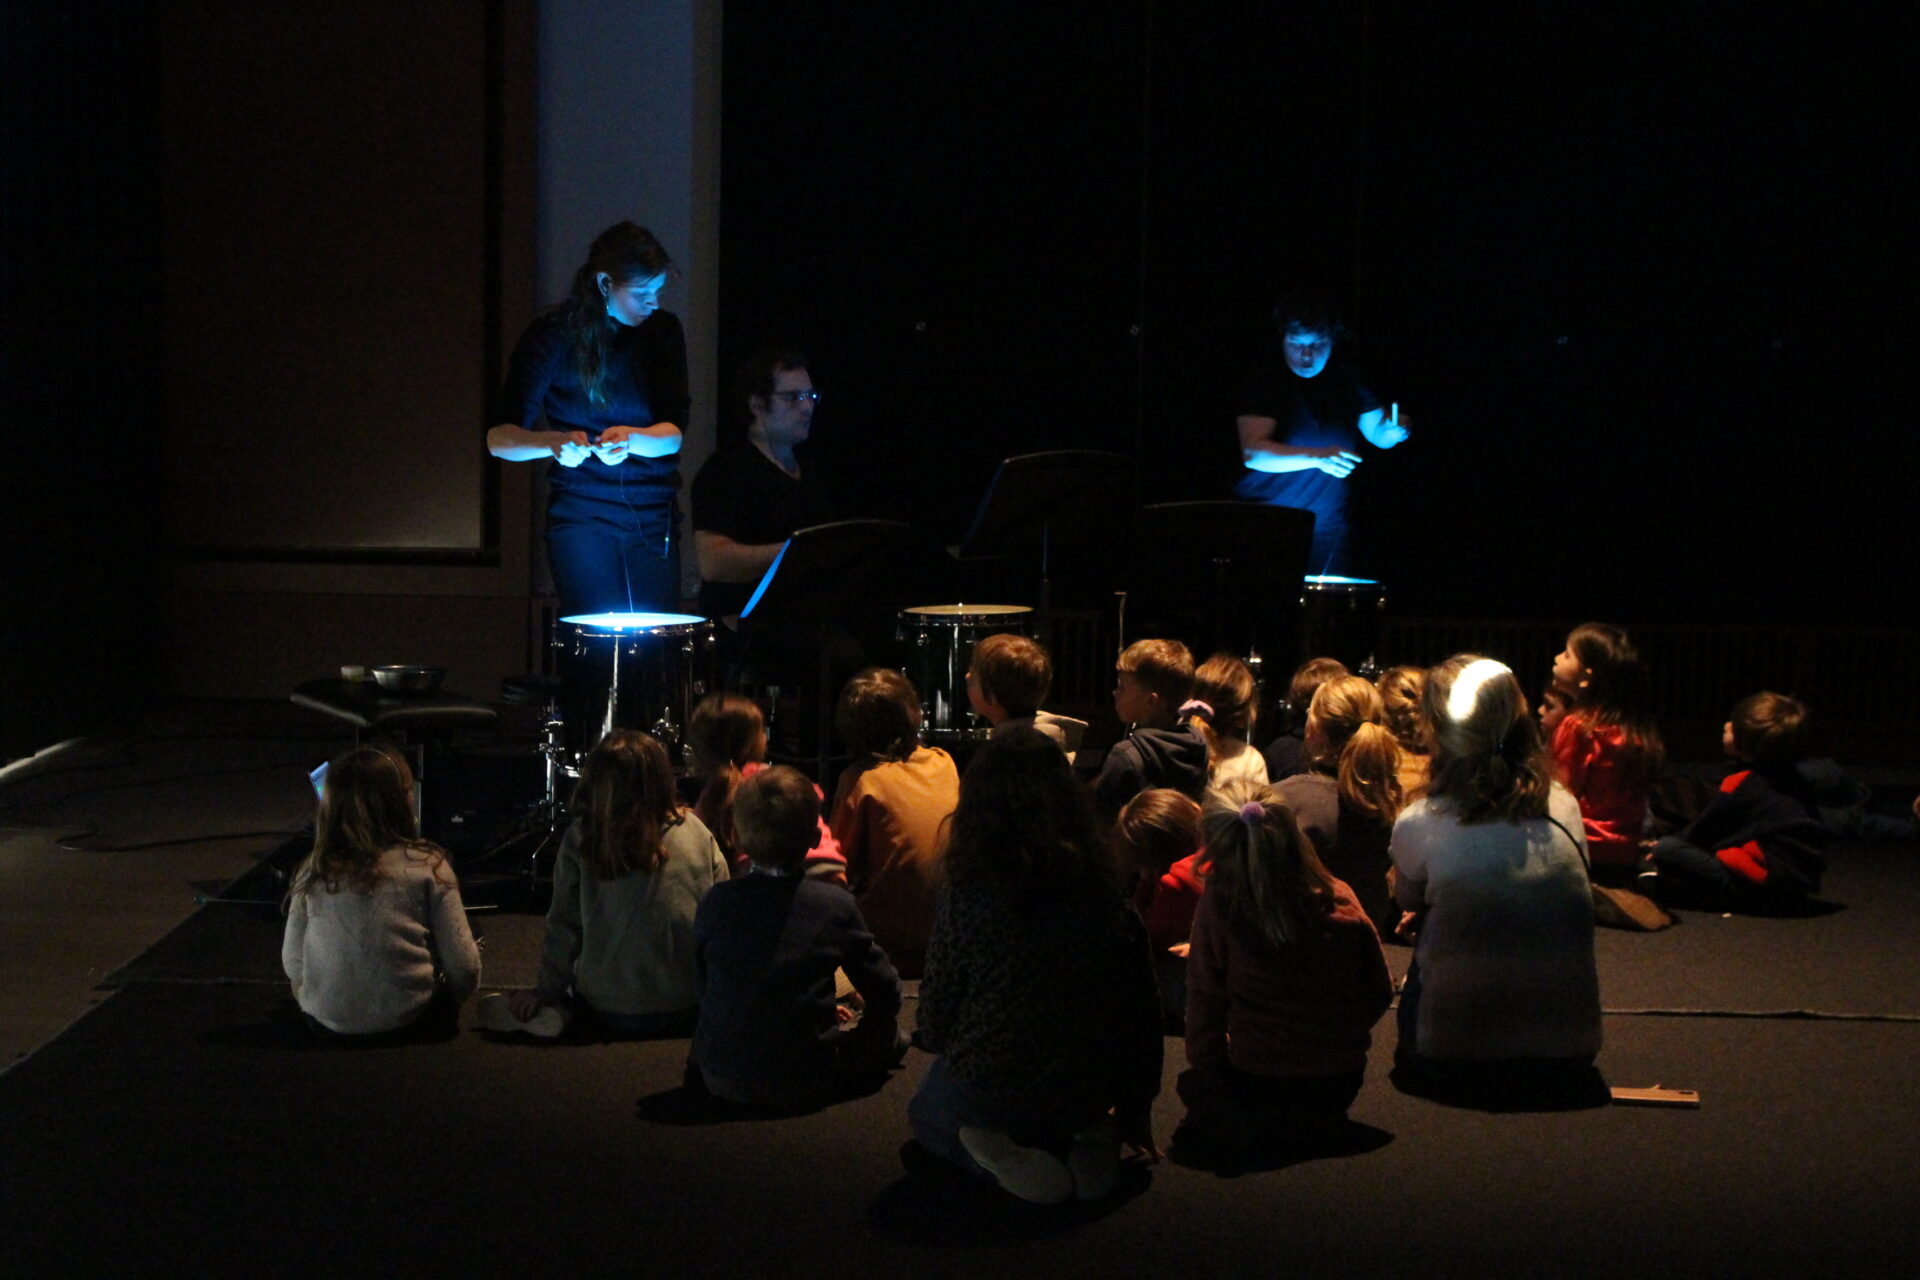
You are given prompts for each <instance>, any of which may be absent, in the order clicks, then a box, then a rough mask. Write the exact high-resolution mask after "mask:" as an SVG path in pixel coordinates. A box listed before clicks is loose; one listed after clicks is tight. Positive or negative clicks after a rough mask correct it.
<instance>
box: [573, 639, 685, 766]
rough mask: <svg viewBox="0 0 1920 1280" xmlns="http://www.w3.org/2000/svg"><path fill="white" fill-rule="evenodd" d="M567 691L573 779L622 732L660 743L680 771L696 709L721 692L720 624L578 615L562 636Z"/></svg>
mask: <svg viewBox="0 0 1920 1280" xmlns="http://www.w3.org/2000/svg"><path fill="white" fill-rule="evenodd" d="M553 643H554V647H555V648H556V649H558V650H559V657H560V664H559V665H560V670H561V671H562V672H563V673H565V676H566V678H565V681H564V683H565V685H566V691H565V693H563V694H562V697H561V708H560V718H561V721H562V723H563V725H564V730H565V744H566V749H567V754H568V756H569V757H570V759H569V761H568V765H569V768H568V772H570V773H577V772H578V770H579V766H580V762H581V761H583V760H584V759H586V755H587V753H588V752H589V751H591V750H593V748H594V745H595V744H596V743H598V742H599V741H600V739H601V738H604V737H605V736H606V735H607V734H608V733H609V732H610V731H612V730H614V729H639V730H641V731H642V732H644V733H650V734H652V735H653V736H654V737H656V738H658V739H660V741H661V743H662V744H663V745H665V747H666V748H667V754H668V755H669V756H671V757H672V758H673V761H674V763H675V764H676V765H679V764H681V763H682V762H683V756H682V752H681V745H680V744H681V739H682V737H683V736H684V734H685V732H686V724H687V716H688V715H690V714H691V713H692V711H693V708H694V704H696V703H697V702H699V700H700V699H701V698H702V697H704V696H705V695H706V692H707V690H708V689H710V688H712V687H713V678H714V632H713V624H712V623H711V622H709V621H707V620H706V619H705V618H702V617H698V616H696V615H694V614H690V613H577V614H571V615H569V616H567V617H564V618H562V619H560V622H559V624H558V626H557V627H556V628H555V630H554V639H553Z"/></svg>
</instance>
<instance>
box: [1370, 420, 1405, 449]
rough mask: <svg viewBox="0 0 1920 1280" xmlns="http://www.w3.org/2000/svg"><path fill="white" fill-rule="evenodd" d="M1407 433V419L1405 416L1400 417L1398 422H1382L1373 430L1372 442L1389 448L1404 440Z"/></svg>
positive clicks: (1383, 447)
mask: <svg viewBox="0 0 1920 1280" xmlns="http://www.w3.org/2000/svg"><path fill="white" fill-rule="evenodd" d="M1407 434H1408V432H1407V420H1406V419H1405V418H1402V419H1400V421H1398V422H1383V423H1381V424H1380V426H1379V428H1378V429H1377V430H1376V431H1375V432H1374V437H1375V439H1374V443H1375V444H1377V445H1379V446H1380V447H1381V448H1382V449H1391V448H1393V446H1395V445H1397V444H1399V443H1400V442H1401V441H1402V440H1405V439H1406V438H1407Z"/></svg>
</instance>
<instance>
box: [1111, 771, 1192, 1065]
mask: <svg viewBox="0 0 1920 1280" xmlns="http://www.w3.org/2000/svg"><path fill="white" fill-rule="evenodd" d="M1113 843H1114V846H1115V848H1116V851H1117V852H1118V853H1119V856H1120V864H1121V866H1122V867H1129V868H1132V869H1133V870H1134V872H1135V874H1136V876H1137V877H1138V878H1137V879H1135V881H1134V884H1133V906H1134V910H1136V911H1138V912H1139V913H1140V918H1141V919H1143V920H1145V921H1146V922H1147V946H1148V948H1149V949H1150V950H1151V951H1152V952H1153V977H1154V983H1155V985H1156V986H1158V987H1159V989H1160V1021H1161V1026H1162V1027H1163V1028H1164V1029H1165V1030H1166V1032H1167V1034H1168V1035H1179V1034H1180V1031H1181V1026H1182V1022H1183V1019H1185V1017H1186V1013H1187V938H1188V936H1189V935H1190V934H1191V933H1192V932H1193V913H1194V911H1195V909H1196V908H1198V907H1199V905H1200V895H1201V894H1202V893H1203V892H1204V891H1205V890H1206V887H1207V879H1206V872H1205V871H1204V870H1203V869H1202V868H1201V865H1200V864H1201V862H1202V860H1203V859H1204V858H1205V857H1206V847H1205V846H1204V845H1203V844H1202V843H1201V834H1200V806H1199V805H1198V804H1196V803H1194V801H1193V800H1192V799H1191V798H1189V797H1187V796H1184V795H1182V794H1180V793H1179V792H1178V791H1175V790H1173V789H1172V788H1171V787H1154V788H1152V789H1151V790H1147V791H1142V792H1141V793H1140V794H1139V795H1137V796H1135V797H1134V798H1133V799H1131V800H1129V801H1128V802H1127V807H1126V808H1124V809H1122V810H1121V811H1120V817H1119V818H1118V819H1117V820H1116V821H1115V822H1114V824H1113Z"/></svg>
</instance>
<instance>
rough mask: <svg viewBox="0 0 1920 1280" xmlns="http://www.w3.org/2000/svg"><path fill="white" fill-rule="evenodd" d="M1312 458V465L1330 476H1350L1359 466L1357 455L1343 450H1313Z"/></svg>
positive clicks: (1358, 456) (1331, 448)
mask: <svg viewBox="0 0 1920 1280" xmlns="http://www.w3.org/2000/svg"><path fill="white" fill-rule="evenodd" d="M1313 457H1314V464H1313V465H1314V466H1316V467H1319V468H1320V469H1321V470H1322V471H1324V472H1326V473H1327V474H1328V475H1330V476H1336V477H1345V476H1348V475H1351V474H1352V473H1353V469H1354V468H1355V467H1357V466H1359V465H1360V455H1359V454H1357V453H1348V452H1347V451H1346V450H1345V449H1340V448H1334V447H1331V446H1330V447H1328V448H1325V449H1315V450H1314V451H1313Z"/></svg>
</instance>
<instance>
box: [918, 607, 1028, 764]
mask: <svg viewBox="0 0 1920 1280" xmlns="http://www.w3.org/2000/svg"><path fill="white" fill-rule="evenodd" d="M1001 632H1012V633H1013V634H1015V635H1021V636H1029V637H1030V636H1032V635H1033V610H1032V609H1029V608H1028V607H1027V606H1026V605H1023V604H923V605H919V606H917V607H915V608H912V609H902V610H901V611H900V614H899V625H898V627H897V629H896V635H897V638H898V639H899V640H900V642H901V643H902V644H903V645H905V646H906V650H907V656H906V668H905V671H906V677H907V679H909V680H911V681H913V687H914V688H916V689H918V690H919V691H920V707H921V734H922V736H923V737H924V738H925V739H926V740H927V741H928V742H929V743H932V744H934V745H939V744H941V743H952V742H984V741H986V739H987V723H986V721H984V720H982V719H981V718H980V717H979V716H976V715H974V714H973V705H972V703H970V702H969V701H968V700H967V668H968V666H969V664H971V663H972V661H973V646H974V645H976V644H978V643H979V642H980V641H981V640H984V639H985V638H986V637H988V636H991V635H998V634H1000V633H1001Z"/></svg>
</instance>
